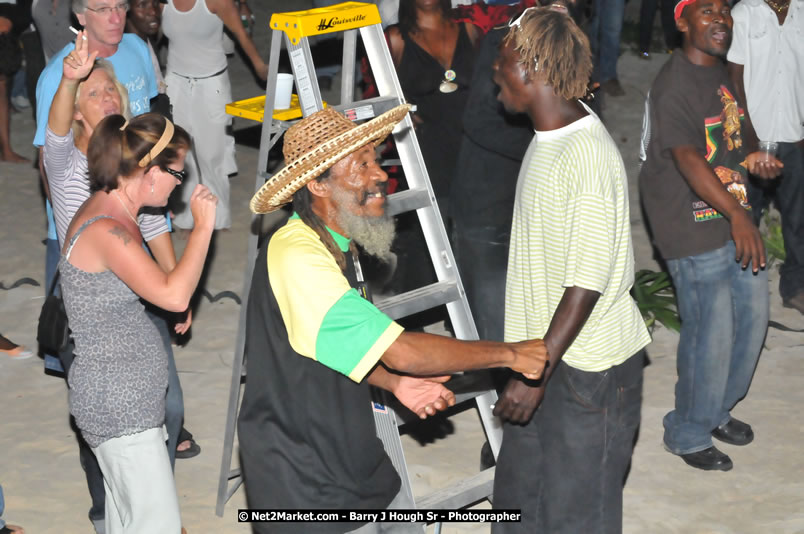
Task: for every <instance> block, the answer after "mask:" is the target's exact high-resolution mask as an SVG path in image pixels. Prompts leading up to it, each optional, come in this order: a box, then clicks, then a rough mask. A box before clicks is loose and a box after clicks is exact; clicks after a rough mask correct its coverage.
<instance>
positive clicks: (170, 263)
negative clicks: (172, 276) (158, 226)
mask: <svg viewBox="0 0 804 534" xmlns="http://www.w3.org/2000/svg"><path fill="white" fill-rule="evenodd" d="M148 248H150V249H151V253H152V254H153V255H154V259H155V260H156V263H158V264H159V266H160V267H161V268H162V270H163V271H165V272H166V273H169V272H170V271H172V270H173V269H175V268H176V251H174V250H173V240H171V239H170V232H165V233H163V234H159V235H158V236H156V237H154V238H153V239H151V240H150V241H148Z"/></svg>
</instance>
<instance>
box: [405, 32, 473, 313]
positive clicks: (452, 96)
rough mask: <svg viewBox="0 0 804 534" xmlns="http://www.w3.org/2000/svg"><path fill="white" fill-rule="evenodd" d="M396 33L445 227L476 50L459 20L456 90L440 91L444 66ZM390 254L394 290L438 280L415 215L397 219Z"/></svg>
mask: <svg viewBox="0 0 804 534" xmlns="http://www.w3.org/2000/svg"><path fill="white" fill-rule="evenodd" d="M400 33H401V34H402V39H403V40H404V41H405V49H404V51H403V53H402V59H401V61H400V63H399V66H398V67H397V74H398V76H399V83H400V85H401V86H402V91H403V93H404V95H405V98H406V99H407V100H408V102H411V103H413V104H416V108H417V109H416V115H417V116H418V117H419V119H421V121H422V122H421V124H418V125H417V126H416V137H417V138H418V141H419V147H420V148H421V151H422V157H423V158H424V164H425V166H426V167H427V173H428V175H429V176H430V182H431V183H432V185H433V190H434V192H435V194H436V200H437V202H438V207H439V209H440V211H441V216H442V218H443V219H444V223H445V225H447V226H449V221H448V218H447V217H446V214H447V211H448V207H449V203H450V202H449V197H450V184H451V183H452V181H453V180H454V179H455V169H456V164H457V161H458V150H459V149H460V144H461V132H462V117H463V110H464V107H465V106H466V101H467V99H468V98H469V84H470V81H471V80H472V70H473V68H474V61H475V58H474V56H475V52H474V49H473V47H472V43H471V41H470V40H469V36H468V35H467V33H466V29H465V28H464V26H463V24H461V25H460V29H459V32H458V40H457V42H456V44H455V52H454V53H453V55H452V64H451V65H450V66H449V68H450V69H452V70H453V71H454V72H455V79H454V80H453V83H455V84H457V86H458V88H457V90H455V91H454V92H452V93H442V92H441V91H439V86H440V85H441V82H442V81H444V73H445V71H446V70H447V69H446V68H444V66H443V65H441V63H439V62H438V60H436V59H435V58H434V57H433V56H431V55H430V54H429V53H427V52H426V51H425V50H424V49H422V47H420V46H419V45H418V44H416V42H415V41H414V40H413V39H411V37H410V36H409V35H408V34H407V33H406V32H404V31H402V29H401V28H400ZM394 252H395V253H396V254H397V256H398V261H397V268H396V273H395V274H394V278H393V280H392V282H391V285H390V289H391V290H392V291H393V292H394V293H400V292H403V291H409V290H411V289H415V288H417V287H422V286H424V285H427V284H430V283H432V282H434V281H435V280H436V277H435V272H434V271H433V269H432V267H431V265H432V262H431V260H430V258H429V255H428V252H427V246H426V243H425V241H424V236H423V235H422V233H421V230H420V228H419V224H418V218H417V217H416V214H415V213H413V212H411V213H406V214H404V215H402V216H400V217H399V218H398V219H397V238H396V240H395V242H394ZM435 313H438V312H435ZM433 320H437V318H436V317H431V316H430V315H428V314H425V316H423V317H422V318H421V322H422V324H428V323H429V322H433ZM418 322H419V321H418V320H416V319H413V320H410V319H408V320H406V321H403V322H402V324H403V325H404V326H406V327H411V326H412V327H415V326H417V325H418Z"/></svg>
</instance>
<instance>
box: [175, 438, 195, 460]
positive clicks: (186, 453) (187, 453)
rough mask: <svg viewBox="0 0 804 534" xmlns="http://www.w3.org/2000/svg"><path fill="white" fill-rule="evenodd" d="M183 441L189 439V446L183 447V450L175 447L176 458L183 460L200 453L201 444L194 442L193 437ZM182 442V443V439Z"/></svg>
mask: <svg viewBox="0 0 804 534" xmlns="http://www.w3.org/2000/svg"><path fill="white" fill-rule="evenodd" d="M185 441H189V442H190V446H189V447H187V448H186V449H184V450H183V451H180V450H178V449H176V458H177V459H179V458H180V459H182V460H184V459H187V458H192V457H194V456H198V455H199V454H200V453H201V445H199V444H198V443H196V442H195V440H194V439H192V438H191V439H188V440H185ZM182 443H184V441H183V442H182Z"/></svg>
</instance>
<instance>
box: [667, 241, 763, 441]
mask: <svg viewBox="0 0 804 534" xmlns="http://www.w3.org/2000/svg"><path fill="white" fill-rule="evenodd" d="M734 257H735V246H734V242H733V241H729V242H728V243H727V244H726V246H724V247H721V248H719V249H717V250H712V251H709V252H704V253H703V254H698V255H697V256H689V257H686V258H681V259H677V260H668V261H667V266H668V268H669V270H670V275H671V276H672V278H673V284H674V285H675V288H676V297H677V299H678V310H679V314H680V316H681V321H682V323H681V338H680V340H679V343H678V355H677V362H676V367H677V371H678V382H676V405H675V409H674V410H673V411H671V412H670V413H668V414H667V415H665V417H664V443H665V445H666V446H667V448H668V450H670V452H672V453H674V454H688V453H692V452H697V451H702V450H704V449H708V448H709V447H711V446H712V434H711V433H712V430H714V429H715V428H717V427H718V426H720V425H722V424H724V423H727V422H728V421H729V419H731V415H730V413H729V412H730V411H731V409H732V408H734V405H735V404H737V402H738V401H739V400H741V399H742V398H743V397H745V395H746V393H748V387H749V386H750V385H751V378H752V377H753V375H754V369H755V368H756V365H757V361H758V360H759V353H760V351H761V350H762V344H763V342H764V340H765V332H766V331H767V329H768V313H769V312H768V273H767V271H765V270H760V271H759V272H758V273H757V274H754V273H753V272H752V271H751V269H750V268H749V269H745V270H743V269H742V268H741V267H740V264H739V263H737V262H736V261H734Z"/></svg>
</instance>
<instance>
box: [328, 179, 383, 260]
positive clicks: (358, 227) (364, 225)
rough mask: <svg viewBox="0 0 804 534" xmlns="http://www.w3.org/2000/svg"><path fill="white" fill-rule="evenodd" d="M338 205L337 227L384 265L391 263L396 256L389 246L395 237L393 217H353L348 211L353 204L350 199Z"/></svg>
mask: <svg viewBox="0 0 804 534" xmlns="http://www.w3.org/2000/svg"><path fill="white" fill-rule="evenodd" d="M350 196H351V195H350ZM339 204H340V209H339V210H338V214H337V217H336V221H337V222H338V226H340V227H341V228H342V229H343V231H344V232H346V234H347V235H348V236H349V237H350V238H351V239H353V240H354V241H355V243H357V244H358V245H360V246H361V247H362V248H363V250H365V251H366V252H367V253H369V254H371V255H372V256H376V257H377V258H379V259H380V260H382V261H383V262H385V263H392V262H393V261H394V259H395V257H396V254H394V253H393V252H391V245H392V244H393V242H394V237H395V236H396V223H395V222H394V219H393V217H390V216H389V215H382V216H381V217H361V216H360V215H355V214H354V213H352V212H351V211H350V209H349V208H350V207H351V206H352V205H354V204H355V201H354V199H352V198H350V199H349V200H348V201H347V202H345V203H339Z"/></svg>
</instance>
